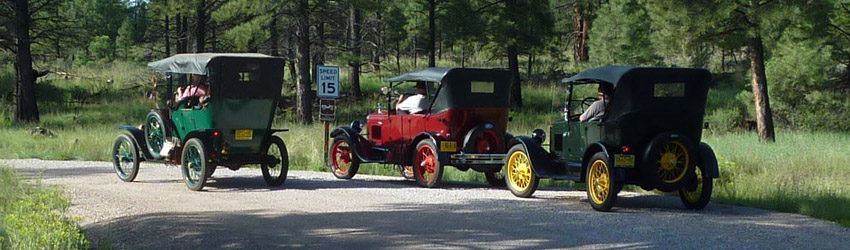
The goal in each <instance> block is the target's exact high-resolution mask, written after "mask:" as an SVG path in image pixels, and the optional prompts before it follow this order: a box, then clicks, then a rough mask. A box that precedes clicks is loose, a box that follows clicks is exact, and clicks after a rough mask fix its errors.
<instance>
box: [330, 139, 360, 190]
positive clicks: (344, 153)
mask: <svg viewBox="0 0 850 250" xmlns="http://www.w3.org/2000/svg"><path fill="white" fill-rule="evenodd" d="M328 158H329V159H328V165H330V167H331V173H333V174H334V176H336V178H339V179H351V178H353V177H354V175H356V174H357V170H358V169H359V168H360V159H358V158H357V156H356V155H355V153H354V147H353V146H352V144H351V143H350V139H349V138H348V137H347V136H345V135H338V136H336V137H334V140H333V142H332V143H331V146H330V149H328Z"/></svg>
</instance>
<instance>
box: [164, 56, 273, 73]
mask: <svg viewBox="0 0 850 250" xmlns="http://www.w3.org/2000/svg"><path fill="white" fill-rule="evenodd" d="M222 57H238V58H272V57H271V56H267V55H264V54H259V53H199V54H177V55H173V56H171V57H169V58H165V59H162V60H159V61H156V62H152V63H148V67H150V68H151V69H153V70H154V71H156V72H159V73H179V74H195V75H207V74H208V73H209V72H207V64H209V63H210V61H212V60H213V59H215V58H222Z"/></svg>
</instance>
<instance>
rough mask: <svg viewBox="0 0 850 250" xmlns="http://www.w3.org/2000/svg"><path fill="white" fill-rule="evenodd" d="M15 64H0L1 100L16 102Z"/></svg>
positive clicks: (10, 102)
mask: <svg viewBox="0 0 850 250" xmlns="http://www.w3.org/2000/svg"><path fill="white" fill-rule="evenodd" d="M14 92H15V66H14V65H13V64H11V63H8V64H6V65H0V102H2V104H14V102H15V101H14V100H12V99H13V98H12V97H13V96H14Z"/></svg>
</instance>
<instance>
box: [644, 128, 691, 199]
mask: <svg viewBox="0 0 850 250" xmlns="http://www.w3.org/2000/svg"><path fill="white" fill-rule="evenodd" d="M690 145H691V143H690V141H689V140H688V139H687V138H686V137H684V136H681V135H676V134H672V133H664V134H661V135H659V136H656V137H655V138H654V139H652V141H651V142H650V146H649V148H650V151H649V153H648V154H647V158H646V159H645V163H644V164H643V167H644V170H643V171H644V172H643V173H644V176H645V177H646V178H647V179H648V180H651V182H652V183H653V184H654V185H655V188H657V189H658V190H661V191H663V192H671V191H675V190H677V189H679V188H681V187H682V185H683V184H685V183H689V182H690V181H691V179H690V178H691V177H693V172H694V170H693V166H694V165H695V164H694V162H693V160H694V159H693V157H692V155H691V150H690V149H691V146H690Z"/></svg>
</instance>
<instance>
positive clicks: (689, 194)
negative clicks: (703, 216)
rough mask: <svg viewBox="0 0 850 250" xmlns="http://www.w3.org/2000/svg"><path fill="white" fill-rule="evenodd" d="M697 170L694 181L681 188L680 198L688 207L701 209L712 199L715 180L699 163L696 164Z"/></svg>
mask: <svg viewBox="0 0 850 250" xmlns="http://www.w3.org/2000/svg"><path fill="white" fill-rule="evenodd" d="M696 170H697V171H696V178H695V179H694V180H693V182H692V183H691V184H690V185H685V186H684V187H682V188H680V189H679V198H681V199H682V203H684V204H685V207H687V208H688V209H694V210H700V209H703V208H705V206H706V205H708V201H709V200H711V192H712V190H713V189H714V180H713V178H711V177H710V176H708V174H707V173H706V170H705V169H703V168H702V167H700V166H699V165H697V166H696Z"/></svg>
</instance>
